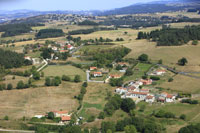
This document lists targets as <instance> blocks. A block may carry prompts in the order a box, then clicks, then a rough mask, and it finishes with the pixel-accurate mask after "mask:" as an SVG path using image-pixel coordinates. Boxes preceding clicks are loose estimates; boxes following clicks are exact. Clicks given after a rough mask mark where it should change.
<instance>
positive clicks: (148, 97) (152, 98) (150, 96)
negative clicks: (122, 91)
mask: <svg viewBox="0 0 200 133" xmlns="http://www.w3.org/2000/svg"><path fill="white" fill-rule="evenodd" d="M154 101H155V97H154V96H152V95H148V96H147V97H146V99H145V102H147V103H153V102H154Z"/></svg>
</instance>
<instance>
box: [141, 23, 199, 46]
mask: <svg viewBox="0 0 200 133" xmlns="http://www.w3.org/2000/svg"><path fill="white" fill-rule="evenodd" d="M137 39H149V40H150V39H151V40H152V41H156V42H157V46H180V45H183V44H186V43H188V42H189V41H191V40H200V26H185V27H184V28H180V29H178V28H170V27H167V26H163V28H162V29H161V30H154V31H151V32H150V33H146V32H139V33H138V37H137Z"/></svg>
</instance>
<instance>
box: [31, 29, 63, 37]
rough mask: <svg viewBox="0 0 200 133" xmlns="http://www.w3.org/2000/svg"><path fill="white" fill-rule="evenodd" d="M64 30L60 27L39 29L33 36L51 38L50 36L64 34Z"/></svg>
mask: <svg viewBox="0 0 200 133" xmlns="http://www.w3.org/2000/svg"><path fill="white" fill-rule="evenodd" d="M64 35H65V34H64V32H63V30H61V29H41V30H40V31H39V32H38V33H37V34H36V35H35V37H36V38H37V39H42V38H52V37H60V36H64Z"/></svg>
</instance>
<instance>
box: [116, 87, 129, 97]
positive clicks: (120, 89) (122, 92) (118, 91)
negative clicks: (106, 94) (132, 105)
mask: <svg viewBox="0 0 200 133" xmlns="http://www.w3.org/2000/svg"><path fill="white" fill-rule="evenodd" d="M115 92H116V93H118V94H120V95H121V94H124V93H127V92H128V91H127V89H126V88H123V87H120V88H117V89H116V90H115Z"/></svg>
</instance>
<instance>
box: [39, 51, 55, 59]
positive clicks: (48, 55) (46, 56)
mask: <svg viewBox="0 0 200 133" xmlns="http://www.w3.org/2000/svg"><path fill="white" fill-rule="evenodd" d="M51 53H53V51H52V49H50V48H45V49H43V50H42V53H41V56H42V57H43V58H44V59H51Z"/></svg>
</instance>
